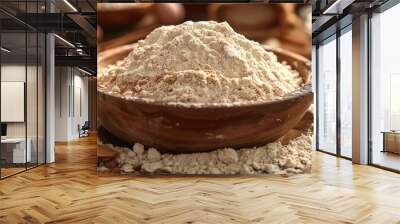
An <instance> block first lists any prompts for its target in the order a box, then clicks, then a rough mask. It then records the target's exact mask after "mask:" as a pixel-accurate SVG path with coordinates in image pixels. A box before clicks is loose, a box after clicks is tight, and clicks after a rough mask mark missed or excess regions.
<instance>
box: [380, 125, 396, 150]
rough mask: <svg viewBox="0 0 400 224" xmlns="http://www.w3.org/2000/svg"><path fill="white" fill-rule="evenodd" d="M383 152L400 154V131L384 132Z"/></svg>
mask: <svg viewBox="0 0 400 224" xmlns="http://www.w3.org/2000/svg"><path fill="white" fill-rule="evenodd" d="M381 133H382V134H383V150H382V152H391V153H396V154H400V131H382V132H381Z"/></svg>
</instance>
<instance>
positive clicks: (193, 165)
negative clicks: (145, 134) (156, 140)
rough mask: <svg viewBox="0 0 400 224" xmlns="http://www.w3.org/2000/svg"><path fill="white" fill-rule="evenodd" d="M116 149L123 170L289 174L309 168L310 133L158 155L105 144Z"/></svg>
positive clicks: (153, 151) (136, 147) (138, 147)
mask: <svg viewBox="0 0 400 224" xmlns="http://www.w3.org/2000/svg"><path fill="white" fill-rule="evenodd" d="M107 146H108V147H110V148H112V149H114V150H116V151H118V152H120V154H119V157H118V158H117V161H118V163H119V167H120V170H121V171H122V172H125V173H169V174H225V175H226V174H230V175H233V174H266V173H269V174H292V173H303V172H307V171H310V169H311V159H312V149H311V136H309V135H301V136H300V137H297V138H295V139H293V140H291V141H289V143H288V144H287V145H282V144H281V143H280V142H273V143H269V144H266V145H264V146H261V147H253V148H242V149H239V150H235V149H233V148H224V149H218V150H215V151H211V152H204V153H192V154H176V155H173V154H161V153H160V152H158V150H157V149H155V148H148V149H145V148H144V146H143V145H142V144H140V143H136V144H135V145H134V146H133V147H132V149H130V148H125V147H117V146H112V145H109V144H107Z"/></svg>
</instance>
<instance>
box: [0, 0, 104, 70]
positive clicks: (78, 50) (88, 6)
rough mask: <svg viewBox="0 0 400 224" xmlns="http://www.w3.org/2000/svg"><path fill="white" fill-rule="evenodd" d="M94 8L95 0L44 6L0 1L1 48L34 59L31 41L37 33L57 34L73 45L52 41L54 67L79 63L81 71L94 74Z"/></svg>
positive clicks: (40, 1)
mask: <svg viewBox="0 0 400 224" xmlns="http://www.w3.org/2000/svg"><path fill="white" fill-rule="evenodd" d="M96 5H97V1H96V0H47V4H46V1H45V0H0V28H1V30H2V46H5V47H7V49H11V50H12V51H11V52H10V53H7V56H8V57H9V58H10V59H11V58H24V57H25V56H26V55H27V56H28V58H30V57H31V56H32V57H34V55H36V51H37V48H36V45H35V43H36V39H35V40H34V41H32V40H31V39H32V38H34V36H36V35H37V34H36V33H37V32H38V33H43V32H50V33H56V34H57V35H58V36H59V37H61V38H62V39H64V40H66V41H67V42H69V43H72V44H73V45H74V46H75V47H71V45H70V44H68V43H66V41H63V40H62V39H61V38H55V46H56V49H55V53H56V65H58V64H67V65H70V66H71V65H72V66H80V65H81V64H79V62H80V61H82V64H83V65H84V66H83V67H82V68H84V69H85V68H87V70H90V71H91V72H92V73H93V72H94V73H96V54H97V51H96V27H97V19H96V18H97V16H96ZM46 7H47V8H46ZM50 11H51V13H49V12H50ZM26 31H27V32H30V31H32V32H33V31H34V32H35V35H31V34H29V33H28V34H25V32H26ZM25 36H27V37H25ZM25 41H28V45H26V43H25ZM31 42H32V43H31ZM33 42H35V43H33ZM25 46H28V47H27V48H26V49H25ZM26 51H27V52H28V54H26ZM2 54H3V55H4V52H2ZM59 56H60V57H59ZM61 56H62V57H61ZM64 56H67V57H64ZM83 56H84V57H83ZM71 62H72V63H76V64H71ZM89 62H90V63H89Z"/></svg>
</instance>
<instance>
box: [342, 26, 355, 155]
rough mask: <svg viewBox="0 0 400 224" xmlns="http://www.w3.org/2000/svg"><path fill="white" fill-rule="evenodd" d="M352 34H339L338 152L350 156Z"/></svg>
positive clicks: (349, 32)
mask: <svg viewBox="0 0 400 224" xmlns="http://www.w3.org/2000/svg"><path fill="white" fill-rule="evenodd" d="M350 28H351V27H350ZM351 48H352V35H351V29H350V30H349V31H348V32H346V33H344V34H342V35H341V36H340V135H341V136H340V153H341V155H342V156H345V157H349V158H351V157H352V148H351V145H352V144H351V141H352V138H351V136H352V125H351V124H352V66H351V65H352V50H351Z"/></svg>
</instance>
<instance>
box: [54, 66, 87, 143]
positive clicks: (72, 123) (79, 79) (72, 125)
mask: <svg viewBox="0 0 400 224" xmlns="http://www.w3.org/2000/svg"><path fill="white" fill-rule="evenodd" d="M55 85H56V91H55V125H56V127H55V128H56V131H55V140H56V141H70V140H74V139H77V138H79V133H78V125H81V126H82V125H83V124H84V122H85V121H87V120H88V78H87V77H84V76H83V73H81V72H80V71H79V70H77V69H76V68H71V67H56V84H55ZM79 95H80V97H79ZM79 100H80V101H81V102H79ZM78 105H81V110H82V113H80V110H79V106H78Z"/></svg>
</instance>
